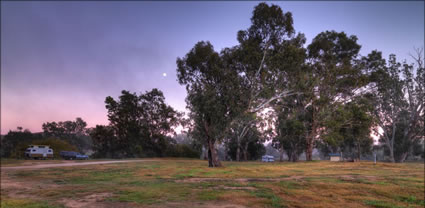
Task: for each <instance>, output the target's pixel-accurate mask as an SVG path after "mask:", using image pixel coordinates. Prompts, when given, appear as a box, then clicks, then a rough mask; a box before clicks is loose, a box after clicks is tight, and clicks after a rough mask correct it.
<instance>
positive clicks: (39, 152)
mask: <svg viewBox="0 0 425 208" xmlns="http://www.w3.org/2000/svg"><path fill="white" fill-rule="evenodd" d="M25 157H26V158H33V159H46V158H53V150H52V149H50V147H49V146H47V145H29V146H28V148H27V149H26V150H25Z"/></svg>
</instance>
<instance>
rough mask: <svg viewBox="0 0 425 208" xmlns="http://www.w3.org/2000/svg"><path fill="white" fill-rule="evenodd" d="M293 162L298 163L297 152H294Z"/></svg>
mask: <svg viewBox="0 0 425 208" xmlns="http://www.w3.org/2000/svg"><path fill="white" fill-rule="evenodd" d="M291 160H292V162H297V161H298V154H297V152H296V151H292V156H291Z"/></svg>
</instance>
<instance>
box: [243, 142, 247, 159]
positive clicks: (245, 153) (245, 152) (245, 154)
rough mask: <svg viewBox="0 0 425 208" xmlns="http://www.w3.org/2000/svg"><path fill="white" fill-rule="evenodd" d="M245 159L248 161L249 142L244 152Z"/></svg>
mask: <svg viewBox="0 0 425 208" xmlns="http://www.w3.org/2000/svg"><path fill="white" fill-rule="evenodd" d="M243 157H244V160H245V161H248V142H247V143H246V144H245V147H244V150H243Z"/></svg>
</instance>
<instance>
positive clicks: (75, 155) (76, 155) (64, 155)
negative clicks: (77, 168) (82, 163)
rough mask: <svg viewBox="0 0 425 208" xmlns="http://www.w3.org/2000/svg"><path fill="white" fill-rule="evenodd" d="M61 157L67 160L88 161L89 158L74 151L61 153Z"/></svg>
mask: <svg viewBox="0 0 425 208" xmlns="http://www.w3.org/2000/svg"><path fill="white" fill-rule="evenodd" d="M59 155H60V156H61V157H62V158H63V159H65V160H87V159H89V156H87V155H84V154H81V153H79V152H73V151H61V152H60V153H59Z"/></svg>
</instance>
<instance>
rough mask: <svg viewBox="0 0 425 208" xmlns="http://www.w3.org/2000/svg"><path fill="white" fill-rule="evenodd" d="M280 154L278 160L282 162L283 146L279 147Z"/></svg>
mask: <svg viewBox="0 0 425 208" xmlns="http://www.w3.org/2000/svg"><path fill="white" fill-rule="evenodd" d="M279 152H280V155H279V161H280V162H282V161H283V147H281V148H280V151H279Z"/></svg>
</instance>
